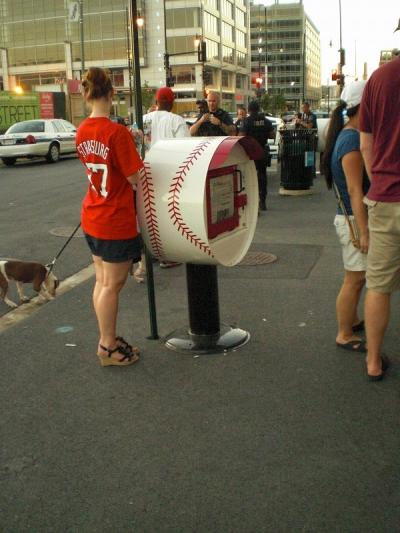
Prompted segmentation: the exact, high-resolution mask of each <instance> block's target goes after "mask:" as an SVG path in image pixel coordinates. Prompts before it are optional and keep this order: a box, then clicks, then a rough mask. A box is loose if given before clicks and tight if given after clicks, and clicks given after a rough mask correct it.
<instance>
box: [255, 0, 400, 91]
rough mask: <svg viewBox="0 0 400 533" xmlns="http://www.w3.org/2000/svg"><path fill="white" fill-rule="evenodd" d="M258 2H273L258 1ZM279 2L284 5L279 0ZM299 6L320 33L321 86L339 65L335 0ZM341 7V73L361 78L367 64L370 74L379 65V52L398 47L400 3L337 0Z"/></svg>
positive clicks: (391, 0) (393, 0)
mask: <svg viewBox="0 0 400 533" xmlns="http://www.w3.org/2000/svg"><path fill="white" fill-rule="evenodd" d="M257 3H258V2H257ZM260 3H266V4H271V3H273V2H271V0H265V1H264V0H261V2H260ZM280 3H288V2H287V1H286V0H280ZM303 4H304V8H305V11H306V13H307V15H308V16H309V18H310V19H311V20H312V21H313V23H314V24H315V26H316V27H317V29H318V30H319V31H320V38H321V71H322V72H321V83H322V84H325V83H326V82H327V79H328V78H330V75H331V71H332V70H334V69H335V68H336V65H337V63H338V62H339V53H338V49H339V46H340V44H339V43H340V30H339V28H340V24H339V20H340V18H339V0H303ZM341 4H342V9H341V11H342V46H343V48H344V49H345V51H346V66H345V67H344V68H343V72H344V73H345V74H346V75H348V76H354V75H355V73H356V74H357V76H358V77H359V78H361V76H362V74H363V68H364V62H367V63H368V67H367V73H368V75H370V74H371V73H372V72H373V71H374V70H375V69H376V68H377V67H378V65H379V54H380V51H381V50H391V49H392V48H400V31H397V32H396V33H393V32H394V30H395V28H396V27H397V24H398V22H399V19H400V0H378V1H372V0H341ZM331 41H332V47H330V42H331Z"/></svg>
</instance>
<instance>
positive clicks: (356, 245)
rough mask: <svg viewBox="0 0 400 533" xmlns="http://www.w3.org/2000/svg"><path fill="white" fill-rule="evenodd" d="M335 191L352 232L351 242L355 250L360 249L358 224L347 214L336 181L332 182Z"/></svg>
mask: <svg viewBox="0 0 400 533" xmlns="http://www.w3.org/2000/svg"><path fill="white" fill-rule="evenodd" d="M332 185H333V189H334V191H335V196H336V200H337V203H338V206H339V208H340V209H341V210H342V213H343V215H344V217H345V219H346V222H347V225H348V227H349V231H350V240H351V243H352V245H353V246H354V248H360V232H359V231H358V227H357V223H356V221H355V219H354V218H350V216H349V214H348V213H347V209H346V207H345V205H344V202H343V200H342V197H341V196H340V192H339V189H338V187H337V185H336V183H335V182H334V181H332Z"/></svg>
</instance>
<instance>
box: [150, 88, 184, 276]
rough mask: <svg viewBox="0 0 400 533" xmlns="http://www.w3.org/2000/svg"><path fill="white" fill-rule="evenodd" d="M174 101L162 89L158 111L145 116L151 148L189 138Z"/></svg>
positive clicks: (163, 263)
mask: <svg viewBox="0 0 400 533" xmlns="http://www.w3.org/2000/svg"><path fill="white" fill-rule="evenodd" d="M174 100H175V93H174V92H173V91H172V89H171V88H170V87H161V88H160V89H158V91H157V93H156V102H157V111H152V112H151V113H148V114H146V115H144V117H143V130H144V135H145V139H146V137H147V140H148V143H149V144H150V147H151V146H152V145H153V144H154V143H155V142H157V141H158V140H161V139H177V138H182V137H189V130H188V127H187V124H186V122H185V119H184V118H183V117H181V116H180V115H176V114H175V113H172V111H171V110H172V107H173V105H174ZM145 142H146V141H145ZM180 264H181V263H177V262H175V261H160V267H161V268H171V267H175V266H179V265H180Z"/></svg>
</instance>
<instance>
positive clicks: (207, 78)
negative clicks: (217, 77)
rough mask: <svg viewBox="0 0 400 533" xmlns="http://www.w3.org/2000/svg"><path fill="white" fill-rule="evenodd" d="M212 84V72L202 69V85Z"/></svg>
mask: <svg viewBox="0 0 400 533" xmlns="http://www.w3.org/2000/svg"><path fill="white" fill-rule="evenodd" d="M212 82H213V73H212V70H210V69H207V68H204V69H203V83H204V85H211V84H212Z"/></svg>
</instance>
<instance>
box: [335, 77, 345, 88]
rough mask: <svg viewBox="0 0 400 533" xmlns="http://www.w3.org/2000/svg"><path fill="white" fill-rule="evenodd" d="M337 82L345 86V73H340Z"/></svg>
mask: <svg viewBox="0 0 400 533" xmlns="http://www.w3.org/2000/svg"><path fill="white" fill-rule="evenodd" d="M336 83H337V84H338V85H340V86H341V87H344V74H338V75H337V78H336Z"/></svg>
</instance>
